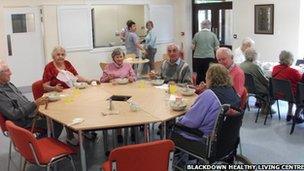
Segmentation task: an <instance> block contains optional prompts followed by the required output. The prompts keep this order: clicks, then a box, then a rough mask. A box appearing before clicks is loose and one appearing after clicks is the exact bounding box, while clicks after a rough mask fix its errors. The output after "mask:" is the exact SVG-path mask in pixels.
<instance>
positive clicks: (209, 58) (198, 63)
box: [192, 20, 220, 83]
mask: <svg viewBox="0 0 304 171" xmlns="http://www.w3.org/2000/svg"><path fill="white" fill-rule="evenodd" d="M201 27H202V30H201V31H199V32H197V33H196V34H195V35H194V38H193V40H192V49H193V50H194V54H193V60H192V61H193V71H194V72H196V73H197V82H198V83H200V82H202V81H205V77H206V72H207V70H208V68H209V64H210V63H215V62H216V59H215V53H214V52H215V51H216V50H217V49H218V48H219V44H220V43H219V41H218V38H217V36H216V34H214V33H213V32H211V31H210V28H211V22H210V21H209V20H204V21H203V22H202V23H201Z"/></svg>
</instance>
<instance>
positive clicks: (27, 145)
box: [5, 121, 76, 170]
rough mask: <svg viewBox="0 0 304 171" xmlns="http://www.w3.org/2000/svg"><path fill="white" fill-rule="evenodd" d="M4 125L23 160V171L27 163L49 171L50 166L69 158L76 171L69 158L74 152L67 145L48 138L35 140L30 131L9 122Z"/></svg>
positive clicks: (72, 162)
mask: <svg viewBox="0 0 304 171" xmlns="http://www.w3.org/2000/svg"><path fill="white" fill-rule="evenodd" d="M5 125H6V128H7V130H8V132H9V135H10V138H11V140H12V142H13V144H14V146H15V148H16V150H17V151H18V152H19V153H20V154H21V155H22V156H23V157H24V158H25V163H24V168H23V170H24V169H25V166H26V164H27V163H28V162H29V163H32V164H37V165H39V166H42V167H46V168H47V170H49V169H50V166H51V165H52V164H54V163H56V162H58V161H60V160H62V159H64V158H69V159H70V161H71V164H72V166H73V169H74V170H76V169H75V165H74V161H73V159H72V157H71V155H72V154H75V151H74V149H73V148H71V147H70V146H69V145H67V144H64V143H62V142H60V141H58V140H57V139H54V138H49V137H47V138H41V139H38V140H37V139H36V138H35V136H34V135H33V134H32V133H31V132H30V131H28V130H26V129H24V128H21V127H19V126H16V125H15V124H14V123H13V122H11V121H6V122H5Z"/></svg>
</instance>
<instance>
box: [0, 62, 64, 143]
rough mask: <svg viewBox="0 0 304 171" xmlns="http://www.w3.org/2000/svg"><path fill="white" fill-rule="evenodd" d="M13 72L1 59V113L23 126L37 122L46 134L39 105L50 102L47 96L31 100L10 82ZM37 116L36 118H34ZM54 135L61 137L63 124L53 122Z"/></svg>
mask: <svg viewBox="0 0 304 171" xmlns="http://www.w3.org/2000/svg"><path fill="white" fill-rule="evenodd" d="M11 75H12V72H11V70H10V69H9V67H8V65H7V64H6V63H5V62H4V61H2V60H0V113H1V115H2V116H3V117H4V118H5V119H7V120H11V121H12V122H14V123H15V124H16V125H18V126H20V127H23V128H31V127H32V125H33V123H35V127H36V128H41V129H42V130H43V131H41V133H42V135H40V136H42V137H43V136H46V130H47V124H46V119H45V118H41V117H38V116H39V115H38V111H37V109H38V107H39V106H41V105H44V104H46V103H47V102H48V98H47V97H40V98H38V99H36V100H35V101H33V102H31V101H29V100H28V99H27V98H26V97H25V96H24V95H23V94H22V93H21V91H20V90H18V89H17V87H16V86H15V85H14V84H13V83H11V82H10V79H11ZM34 118H36V119H34ZM53 126H54V136H55V137H57V138H58V137H59V136H60V134H61V131H62V128H63V127H62V125H61V124H59V123H57V122H55V121H54V122H53Z"/></svg>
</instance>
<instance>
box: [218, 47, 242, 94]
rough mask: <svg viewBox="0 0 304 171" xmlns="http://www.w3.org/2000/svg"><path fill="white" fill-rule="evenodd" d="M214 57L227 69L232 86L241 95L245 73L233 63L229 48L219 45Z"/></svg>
mask: <svg viewBox="0 0 304 171" xmlns="http://www.w3.org/2000/svg"><path fill="white" fill-rule="evenodd" d="M216 58H217V61H218V63H219V64H222V65H224V66H225V67H226V68H227V69H228V70H229V75H230V77H231V78H232V85H233V88H234V89H235V91H236V92H237V94H238V95H239V96H240V97H241V96H242V95H243V93H244V84H245V75H244V72H243V70H242V69H241V68H240V67H239V66H238V65H236V64H235V63H234V61H233V53H232V51H231V50H230V49H229V48H226V47H221V48H219V49H218V50H217V51H216Z"/></svg>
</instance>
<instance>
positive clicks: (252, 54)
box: [240, 48, 275, 114]
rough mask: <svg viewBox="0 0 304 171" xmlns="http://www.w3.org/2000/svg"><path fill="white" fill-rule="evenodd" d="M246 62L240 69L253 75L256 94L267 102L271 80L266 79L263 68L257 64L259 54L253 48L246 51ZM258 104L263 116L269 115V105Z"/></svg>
mask: <svg viewBox="0 0 304 171" xmlns="http://www.w3.org/2000/svg"><path fill="white" fill-rule="evenodd" d="M244 55H245V59H246V60H245V61H244V62H242V63H241V64H240V67H241V68H242V70H243V71H244V72H245V73H247V74H251V75H252V76H253V79H254V84H255V86H256V94H258V95H259V96H260V97H264V98H265V101H267V97H268V96H269V93H268V86H269V80H268V79H267V78H266V76H265V73H264V72H263V70H262V69H261V67H260V66H259V65H258V64H256V59H257V56H258V53H257V52H256V50H255V49H253V48H248V49H246V50H245V53H244ZM257 104H261V106H262V110H261V113H262V114H267V112H268V111H267V110H268V108H267V106H266V105H268V104H266V103H262V102H258V103H257ZM271 112H272V113H275V111H274V110H272V111H271Z"/></svg>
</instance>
